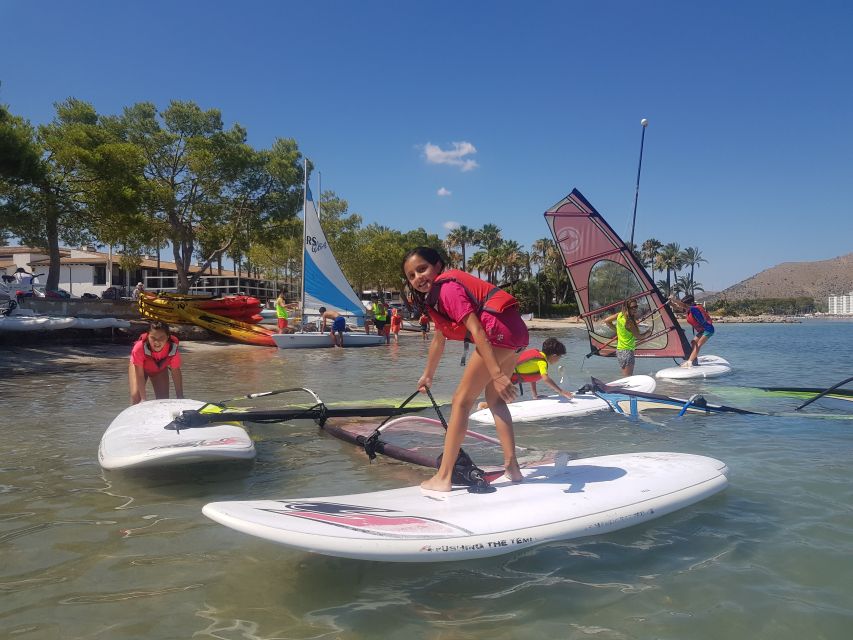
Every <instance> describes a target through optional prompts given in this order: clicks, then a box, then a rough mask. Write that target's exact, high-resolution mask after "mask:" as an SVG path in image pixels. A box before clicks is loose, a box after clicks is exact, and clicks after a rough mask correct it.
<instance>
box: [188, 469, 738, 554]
mask: <svg viewBox="0 0 853 640" xmlns="http://www.w3.org/2000/svg"><path fill="white" fill-rule="evenodd" d="M523 471H524V475H525V480H524V482H522V483H519V484H512V483H511V482H509V481H508V480H502V481H499V482H495V483H493V486H494V487H496V488H497V491H495V492H493V493H469V492H468V491H467V489H466V488H465V487H460V488H454V489H453V491H451V492H449V493H446V494H438V493H437V492H423V491H422V490H421V489H420V488H419V487H408V488H405V489H392V490H390V491H378V492H376V493H364V494H356V495H344V496H333V497H328V498H307V499H300V500H293V499H284V500H256V501H246V502H212V503H210V504H207V505H205V507H204V509H203V512H204V514H205V515H206V516H207V517H209V518H211V519H213V520H215V521H216V522H219V523H220V524H223V525H225V526H227V527H230V528H232V529H236V530H237V531H241V532H243V533H247V534H249V535H253V536H257V537H260V538H264V539H267V540H270V541H272V542H277V543H280V544H284V545H287V546H290V547H294V548H296V549H301V550H304V551H310V552H314V553H320V554H324V555H331V556H339V557H343V558H355V559H359V560H383V561H390V562H442V561H449V560H467V559H470V558H484V557H488V556H496V555H501V554H505V553H511V552H513V551H518V550H520V549H525V548H527V547H532V546H535V545H539V544H543V543H547V542H554V541H558V540H569V539H572V538H580V537H583V536H589V535H598V534H602V533H608V532H610V531H616V530H617V529H624V528H625V527H629V526H632V525H635V524H640V523H642V522H646V521H648V520H652V519H654V518H659V517H661V516H664V515H666V514H668V513H671V512H673V511H676V510H677V509H681V508H684V507H686V506H688V505H691V504H693V503H695V502H698V501H700V500H703V499H704V498H707V497H708V496H711V495H713V494H715V493H717V492H718V491H721V490H722V489H724V488H725V487H726V485H727V484H728V480H727V478H726V474H727V473H728V468H727V467H726V465H725V463H723V462H721V461H719V460H715V459H713V458H706V457H704V456H696V455H691V454H684V453H633V454H620V455H611V456H602V457H599V458H586V459H581V460H573V461H571V462H569V463H568V464H567V465H563V466H560V465H557V466H555V465H554V464H548V465H542V466H537V467H533V468H530V469H524V470H523Z"/></svg>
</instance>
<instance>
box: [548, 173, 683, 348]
mask: <svg viewBox="0 0 853 640" xmlns="http://www.w3.org/2000/svg"><path fill="white" fill-rule="evenodd" d="M545 220H546V222H547V223H548V226H549V228H550V229H551V234H552V236H553V237H554V242H555V243H556V244H557V247H558V248H559V251H560V255H561V256H562V259H563V264H564V265H565V267H566V270H567V271H568V274H569V280H570V281H571V284H572V289H573V290H574V292H575V299H576V300H577V303H578V308H579V310H580V316H581V318H583V320H584V322H585V323H586V327H587V332H588V334H589V343H590V347H591V352H590V354H589V355H599V356H613V355H615V354H616V336H615V335H614V334H613V331H612V330H610V329H609V327H607V325H605V324H604V322H603V320H604V318H606V317H607V316H609V315H611V314H614V313H616V312H617V311H619V310H620V308H621V306H622V303H623V302H625V301H627V300H636V301H637V305H638V311H639V318H640V321H639V325H640V329H641V331H642V334H641V336H640V337H639V338H637V349H636V352H635V355H636V356H637V357H641V358H643V357H645V358H670V357H671V358H687V357H688V356H689V355H690V343H689V342H688V340H687V337H686V336H685V335H684V330H683V329H682V328H681V326H680V325H679V324H678V320H676V318H675V316H674V315H673V313H672V310H671V309H670V308H669V306H668V304H667V301H666V300H665V299H664V297H663V295H662V294H661V292H660V290H659V289H658V288H657V287H656V286H655V284H654V282H653V281H652V279H651V277H650V276H649V274H648V273H647V272H646V270H645V269H644V268H643V266H642V264H640V262H639V261H638V260H637V258H636V257H635V256H634V255H633V254H632V253H631V250H630V249H629V248H628V246H627V245H626V244H625V243H624V242H622V240H621V239H620V238H619V236H618V235H617V234H616V232H615V231H613V229H612V228H611V227H610V225H609V224H607V222H606V221H605V220H604V218H602V217H601V214H599V213H598V211H596V210H595V208H594V207H593V206H592V205H591V204H590V203H589V202H588V201H587V199H586V198H584V197H583V194H581V192H580V191H578V190H577V189H573V190H572V192H571V193H570V194H569V195H567V196H566V197H565V198H563V199H562V200H560V201H559V202H558V203H557V204H555V205H554V206H553V207H551V208H550V209H548V211H546V212H545Z"/></svg>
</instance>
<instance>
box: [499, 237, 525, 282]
mask: <svg viewBox="0 0 853 640" xmlns="http://www.w3.org/2000/svg"><path fill="white" fill-rule="evenodd" d="M495 251H496V253H497V255H498V258H499V260H500V266H501V269H502V270H503V276H504V278H503V279H504V281H505V282H507V283H512V282H516V281H518V280H520V279H521V274H522V273H523V271H524V268H525V266H526V265H527V262H528V255H527V253H526V252H525V251H524V249H522V247H521V245H520V244H519V243H518V242H516V241H515V240H504V241H503V242H501V244H500V246H498V248H497V249H496V250H495Z"/></svg>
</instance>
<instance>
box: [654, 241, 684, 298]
mask: <svg viewBox="0 0 853 640" xmlns="http://www.w3.org/2000/svg"><path fill="white" fill-rule="evenodd" d="M658 255H659V256H660V262H659V264H660V265H662V266H663V268H664V269H665V270H666V290H667V292H669V291H672V286H671V283H672V274H673V273H674V272H677V271H678V270H679V269H680V268H681V267H682V263H681V247H679V246H678V243H676V242H670V243H669V244H667V245H665V246H663V247H662V248H661V250H660V253H659V254H658ZM667 295H669V293H667Z"/></svg>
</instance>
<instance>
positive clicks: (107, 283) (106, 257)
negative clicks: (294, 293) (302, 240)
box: [0, 247, 278, 301]
mask: <svg viewBox="0 0 853 640" xmlns="http://www.w3.org/2000/svg"><path fill="white" fill-rule="evenodd" d="M59 253H60V259H59V263H60V275H59V288H60V289H64V290H65V291H67V292H68V293H70V294H71V295H72V296H73V297H75V298H80V297H82V296H83V295H84V294H89V295H96V296H99V297H100V296H102V295H103V294H104V291H105V290H107V289H109V288H110V287H115V288H116V289H117V290H118V294H119V296H127V295H130V291H131V290H132V289H133V287H134V286H135V285H136V283H137V282H141V283H143V284H144V285H145V288H146V289H148V290H150V291H158V290H162V291H174V290H175V286H176V282H177V267H176V265H175V263H174V262H166V261H163V260H161V261H159V262H158V260H157V259H156V257H155V256H144V257H143V259H142V261H141V263H140V265H139V267H137V268H136V269H134V270H126V269H122V268H121V266H120V264H119V259H120V257H121V256H120V254H114V253H105V252H102V251H97V250H95V248H94V247H83V248H79V249H70V248H63V249H60V250H59ZM49 267H50V257H49V256H48V255H47V253H45V252H44V250H42V249H36V248H33V247H0V275H8V276H11V275H12V274H14V273H15V271H16V270H17V269H18V268H23V269H24V270H25V271H26V272H27V273H32V274H33V275H37V276H39V277H38V279H37V280H36V281H35V282H36V283H37V284H42V285H43V284H44V283H45V282H46V280H47V272H48V269H49ZM191 271H192V270H191ZM196 271H197V269H196ZM190 293H212V294H215V295H228V294H237V293H245V294H247V295H252V296H256V297H258V298H260V299H261V300H262V301H267V300H274V299H275V297H276V295H278V289H277V283H276V282H275V281H271V280H267V279H264V278H251V277H247V276H246V275H243V274H238V273H236V272H234V271H230V270H224V269H223V270H222V271H221V272H220V271H218V270H214V273H213V274H210V275H206V276H204V277H202V278H201V280H200V281H199V282H198V284H197V286H196V287H194V288H193V289H192V291H191V292H190Z"/></svg>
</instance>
